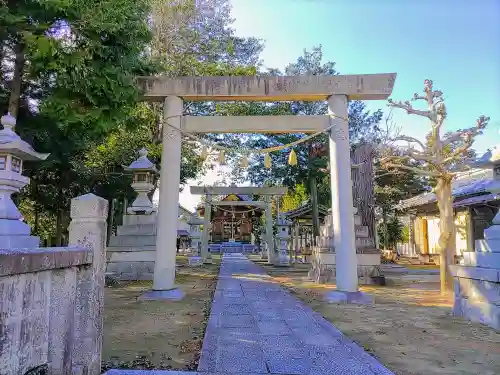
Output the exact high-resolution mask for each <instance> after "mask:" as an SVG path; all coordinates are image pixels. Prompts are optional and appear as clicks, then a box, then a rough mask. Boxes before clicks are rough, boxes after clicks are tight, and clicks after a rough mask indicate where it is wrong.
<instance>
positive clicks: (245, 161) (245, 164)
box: [240, 155, 248, 168]
mask: <svg viewBox="0 0 500 375" xmlns="http://www.w3.org/2000/svg"><path fill="white" fill-rule="evenodd" d="M240 166H241V168H248V157H247V156H246V155H243V157H242V158H241V162H240Z"/></svg>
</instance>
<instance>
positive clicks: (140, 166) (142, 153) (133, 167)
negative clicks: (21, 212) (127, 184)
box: [123, 148, 158, 173]
mask: <svg viewBox="0 0 500 375" xmlns="http://www.w3.org/2000/svg"><path fill="white" fill-rule="evenodd" d="M123 169H124V170H126V171H131V172H154V173H157V172H158V170H157V169H156V166H155V165H154V163H153V162H152V161H151V160H149V159H148V150H146V149H145V148H141V149H140V150H139V158H138V159H137V160H135V161H133V162H132V163H131V164H130V165H129V166H128V167H126V166H123Z"/></svg>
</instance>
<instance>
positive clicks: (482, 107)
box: [180, 0, 500, 208]
mask: <svg viewBox="0 0 500 375" xmlns="http://www.w3.org/2000/svg"><path fill="white" fill-rule="evenodd" d="M231 3H232V6H233V18H235V22H234V25H233V26H234V28H235V29H236V33H237V34H238V35H239V36H246V37H248V36H255V37H257V38H261V39H264V40H265V44H266V48H265V50H264V53H263V54H262V58H263V60H264V65H265V66H267V67H271V68H280V69H283V68H284V67H285V65H287V64H288V63H289V62H292V61H295V60H296V59H297V57H298V56H300V55H301V54H302V51H303V49H304V48H308V49H310V48H311V47H313V46H315V45H319V44H321V45H322V46H323V52H324V55H325V56H324V58H325V59H324V60H325V61H335V62H336V63H337V69H338V70H339V72H340V73H341V74H369V73H392V72H396V73H397V74H398V76H397V79H396V84H395V87H394V91H393V95H392V98H393V99H396V100H409V99H411V97H412V96H413V93H414V92H419V93H420V92H421V91H422V89H423V83H424V79H426V78H428V79H432V80H433V81H434V87H435V88H436V89H439V90H442V91H443V92H444V97H445V98H446V105H447V108H448V120H447V122H446V124H445V130H456V129H459V128H464V127H470V126H473V125H474V123H475V120H476V119H477V117H479V116H480V115H482V114H484V115H486V116H490V117H491V122H490V126H489V128H488V129H487V130H486V131H485V133H484V135H482V136H479V137H478V138H477V140H476V143H475V144H474V147H475V149H476V150H477V151H478V152H483V151H485V150H486V149H487V148H490V147H493V146H495V145H496V144H498V143H500V134H499V130H500V0H455V1H451V0H231ZM479 4H480V5H479ZM367 104H368V106H369V108H370V109H372V110H375V109H378V108H382V109H383V110H384V112H385V113H387V111H388V108H387V107H386V104H387V103H386V102H384V101H371V102H367ZM393 113H394V116H393V119H394V121H395V122H396V123H397V125H398V126H401V128H402V132H403V133H404V134H406V135H410V136H414V137H417V138H423V137H424V136H425V134H426V133H427V132H428V130H429V125H428V122H427V121H426V119H424V118H420V117H417V116H414V115H412V116H410V115H407V114H406V113H405V112H403V111H402V110H397V109H395V110H394V112H393ZM217 179H218V177H217V176H216V174H215V172H213V171H211V172H209V173H207V175H205V176H204V177H203V178H201V181H202V183H203V184H205V185H211V184H213V183H214V181H216V180H217ZM198 182H199V181H190V184H196V183H198ZM180 202H181V204H183V205H185V206H186V207H188V208H194V206H195V205H196V204H197V203H198V202H199V196H192V195H191V194H190V193H189V189H184V191H183V192H182V193H181V196H180Z"/></svg>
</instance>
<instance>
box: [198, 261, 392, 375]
mask: <svg viewBox="0 0 500 375" xmlns="http://www.w3.org/2000/svg"><path fill="white" fill-rule="evenodd" d="M334 308H335V305H332V309H334ZM198 372H199V373H207V372H210V373H224V374H252V375H253V374H269V373H270V374H288V375H306V374H307V375H320V374H321V375H326V374H332V375H333V374H335V375H337V374H343V375H344V374H345V375H347V374H353V375H354V374H356V375H364V374H370V375H373V374H387V375H388V374H393V373H392V372H391V371H389V370H387V369H386V368H385V367H383V366H382V365H381V364H380V363H379V362H378V361H377V360H376V359H375V358H373V357H371V356H370V355H369V354H368V353H366V352H365V351H364V350H363V349H362V348H361V347H359V346H358V345H356V344H355V343H353V342H352V341H351V340H349V339H348V338H346V337H345V336H344V335H343V334H342V333H341V332H340V331H339V330H338V329H336V328H335V327H334V326H333V325H332V324H330V323H329V322H327V321H326V320H325V319H324V318H323V317H322V316H321V315H319V314H317V313H315V312H314V311H313V310H312V309H311V308H309V307H308V306H306V305H305V304H303V303H301V302H300V301H299V300H298V299H296V298H295V297H293V296H292V295H290V294H289V293H288V292H286V291H284V290H283V289H282V288H281V287H280V286H279V285H278V284H276V283H272V282H271V280H270V277H269V276H268V275H267V274H266V272H265V271H264V269H263V268H261V267H259V266H258V265H256V264H254V263H252V262H251V261H250V260H248V258H246V257H245V256H244V255H241V254H228V255H224V257H223V260H222V265H221V269H220V275H219V281H218V283H217V289H216V292H215V296H214V300H213V303H212V310H211V315H210V319H209V321H208V326H207V330H206V333H205V339H204V341H203V348H202V353H201V358H200V362H199V366H198Z"/></svg>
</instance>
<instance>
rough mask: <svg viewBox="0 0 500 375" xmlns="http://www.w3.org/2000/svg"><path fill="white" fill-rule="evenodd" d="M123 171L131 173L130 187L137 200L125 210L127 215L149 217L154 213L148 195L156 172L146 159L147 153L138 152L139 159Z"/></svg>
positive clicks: (144, 151)
mask: <svg viewBox="0 0 500 375" xmlns="http://www.w3.org/2000/svg"><path fill="white" fill-rule="evenodd" d="M123 169H124V170H126V171H129V172H132V185H131V186H132V189H134V191H135V192H136V193H137V198H135V200H134V202H133V203H132V205H131V206H130V207H129V208H127V213H128V214H130V215H151V214H152V213H153V212H155V208H154V206H153V203H152V202H151V200H150V199H149V197H148V193H149V192H150V191H152V190H153V189H154V178H155V175H156V174H157V173H158V171H157V169H156V167H155V165H154V164H153V163H152V162H151V160H149V159H148V151H147V150H146V149H145V148H142V149H141V150H139V158H138V159H137V160H136V161H134V162H133V163H132V164H130V165H129V166H128V167H123Z"/></svg>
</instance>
